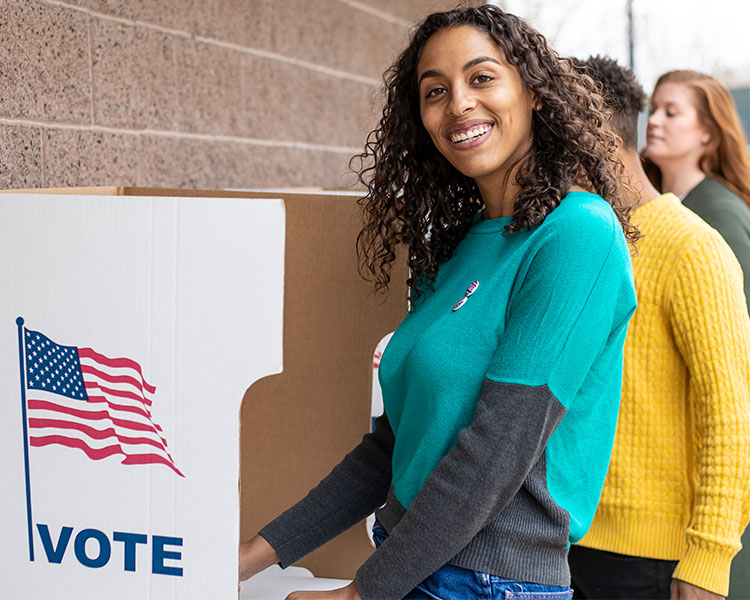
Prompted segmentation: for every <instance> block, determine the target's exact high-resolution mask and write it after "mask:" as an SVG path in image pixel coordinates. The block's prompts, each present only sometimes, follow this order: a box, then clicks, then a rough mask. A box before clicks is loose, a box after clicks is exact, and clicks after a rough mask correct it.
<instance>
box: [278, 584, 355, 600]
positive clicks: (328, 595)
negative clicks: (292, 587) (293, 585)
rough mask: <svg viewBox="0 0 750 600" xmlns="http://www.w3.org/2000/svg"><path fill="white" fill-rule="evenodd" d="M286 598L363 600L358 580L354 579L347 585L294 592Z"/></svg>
mask: <svg viewBox="0 0 750 600" xmlns="http://www.w3.org/2000/svg"><path fill="white" fill-rule="evenodd" d="M286 600H362V596H360V595H359V590H358V589H357V582H356V581H352V582H351V583H350V584H349V585H347V586H346V587H342V588H339V589H337V590H327V591H323V592H292V593H291V594H289V595H288V596H287V597H286Z"/></svg>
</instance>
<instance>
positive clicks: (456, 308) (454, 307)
mask: <svg viewBox="0 0 750 600" xmlns="http://www.w3.org/2000/svg"><path fill="white" fill-rule="evenodd" d="M466 300H467V298H466V296H464V297H463V298H461V299H460V300H459V301H458V302H456V303H455V304H454V305H453V312H456V311H457V310H458V309H459V308H461V307H462V306H463V305H464V304H466Z"/></svg>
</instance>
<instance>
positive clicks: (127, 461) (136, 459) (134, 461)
mask: <svg viewBox="0 0 750 600" xmlns="http://www.w3.org/2000/svg"><path fill="white" fill-rule="evenodd" d="M154 462H156V463H161V464H163V465H167V466H168V467H169V468H170V469H172V470H173V471H174V472H175V473H177V474H178V475H179V476H180V477H185V476H184V475H183V474H182V472H181V471H180V470H179V469H178V468H177V466H176V465H175V464H174V462H171V461H168V460H165V459H163V458H162V457H161V456H159V455H158V454H154V455H151V456H144V455H142V454H129V455H128V456H126V457H125V458H124V459H123V460H122V464H124V465H145V464H149V463H154Z"/></svg>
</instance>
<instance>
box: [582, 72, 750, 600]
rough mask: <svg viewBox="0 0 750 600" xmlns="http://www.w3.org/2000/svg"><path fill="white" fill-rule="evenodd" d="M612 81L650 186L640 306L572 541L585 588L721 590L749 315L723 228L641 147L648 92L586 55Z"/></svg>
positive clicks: (738, 523)
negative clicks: (589, 516) (594, 482)
mask: <svg viewBox="0 0 750 600" xmlns="http://www.w3.org/2000/svg"><path fill="white" fill-rule="evenodd" d="M578 64H579V65H580V67H581V70H582V72H584V73H586V74H587V75H590V76H591V77H592V78H593V79H594V80H595V81H597V82H598V83H599V84H600V85H601V88H602V95H603V96H604V98H605V101H606V102H607V104H608V106H609V107H610V108H611V110H612V113H613V114H612V123H613V124H614V127H615V131H616V132H617V133H618V134H619V135H620V137H621V138H622V147H621V149H620V156H621V158H622V162H623V164H624V165H625V168H626V170H627V172H628V173H629V174H630V177H631V183H632V185H633V187H634V188H635V189H637V190H638V191H639V195H640V198H639V201H638V204H637V207H636V209H635V211H634V212H633V221H634V222H635V223H636V224H637V226H638V229H639V230H640V232H641V233H642V234H643V238H642V239H641V240H640V241H639V243H638V253H637V255H636V256H634V257H633V271H634V276H635V287H636V294H637V296H638V310H636V312H635V315H634V316H633V319H632V320H631V322H630V327H629V328H628V333H627V337H626V339H625V350H624V365H623V385H622V400H621V405H620V417H619V420H618V423H617V435H616V436H615V444H614V449H613V451H612V460H611V462H610V466H609V472H608V474H607V479H606V481H605V483H604V489H603V491H602V496H601V500H600V502H599V507H598V509H597V511H596V515H595V517H594V521H593V523H592V525H591V528H590V530H589V532H588V533H587V534H586V536H585V537H584V538H583V539H582V540H581V541H580V543H579V544H577V545H574V546H573V547H572V548H571V549H570V555H569V560H570V570H571V576H572V583H573V588H574V589H575V595H574V598H585V599H589V600H590V599H607V600H612V599H616V598H623V599H628V600H632V599H637V598H644V599H652V598H672V599H673V600H677V599H686V598H691V599H696V600H700V599H702V600H718V599H721V598H723V597H724V596H726V595H727V591H728V588H729V574H730V563H731V561H732V557H733V556H734V555H735V554H736V553H737V551H738V550H739V548H740V535H741V534H742V530H743V529H744V527H745V525H746V524H747V521H748V517H749V516H750V494H749V493H748V489H747V480H748V478H750V419H749V417H748V415H750V319H749V318H748V315H747V312H746V307H745V298H744V294H743V290H742V271H741V269H740V265H739V263H738V262H737V260H736V259H735V257H734V255H733V253H732V250H731V248H730V247H729V246H728V245H727V243H726V242H725V241H724V239H722V236H721V235H720V234H719V233H718V232H717V231H716V230H714V229H712V228H711V227H709V226H708V224H706V223H705V222H704V221H703V220H702V219H701V218H700V217H699V216H698V215H696V214H695V213H693V212H692V211H691V210H690V209H688V208H687V207H685V206H684V205H683V204H682V203H681V202H680V200H679V198H678V197H677V196H675V195H674V194H672V193H666V194H660V193H659V192H658V191H657V190H656V188H654V186H653V185H652V184H651V182H650V181H649V179H648V177H647V175H646V172H645V171H644V168H643V166H642V164H641V159H640V157H639V155H638V152H637V149H636V147H637V139H636V138H637V136H636V125H637V122H638V114H639V113H640V112H641V111H642V110H643V109H644V107H645V106H646V94H645V92H644V91H643V88H641V86H640V84H639V83H638V81H637V80H636V78H635V75H634V74H633V72H632V71H631V70H630V69H626V68H624V67H621V66H620V65H618V64H617V63H616V62H615V61H614V60H612V59H609V58H602V57H593V58H589V59H588V60H587V61H585V62H583V63H578Z"/></svg>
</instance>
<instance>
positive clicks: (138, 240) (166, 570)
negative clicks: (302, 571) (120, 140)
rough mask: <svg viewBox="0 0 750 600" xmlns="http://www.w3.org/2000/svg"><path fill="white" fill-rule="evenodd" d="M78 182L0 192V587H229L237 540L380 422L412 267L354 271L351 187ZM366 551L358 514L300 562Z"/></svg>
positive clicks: (38, 590) (130, 593)
mask: <svg viewBox="0 0 750 600" xmlns="http://www.w3.org/2000/svg"><path fill="white" fill-rule="evenodd" d="M58 192H60V190H58ZM65 192H66V195H59V194H51V193H43V192H40V193H32V194H15V193H10V194H2V195H0V207H2V209H1V210H2V214H3V216H4V218H3V221H2V225H0V227H2V228H3V231H2V233H1V234H0V240H1V241H0V244H2V245H3V251H4V256H5V258H6V259H5V261H4V262H3V267H2V268H1V269H2V271H1V272H2V285H3V289H4V290H6V291H4V293H3V295H2V298H1V299H0V332H4V333H2V343H0V352H2V357H3V360H2V361H1V363H0V365H1V366H0V385H1V386H2V390H3V393H4V400H3V403H2V407H3V408H2V410H3V415H2V417H3V418H2V423H3V424H2V427H3V428H4V429H3V436H2V441H0V443H1V444H2V445H3V448H2V459H0V461H1V463H0V464H2V465H3V478H4V481H5V482H6V491H5V493H4V494H2V495H0V507H1V508H2V509H3V513H4V515H6V518H5V520H4V521H3V525H2V531H0V536H2V537H1V538H0V560H1V561H2V564H3V565H4V570H7V572H8V573H10V574H11V576H10V578H6V581H5V591H7V592H8V594H9V596H8V597H23V598H49V597H55V598H102V597H107V598H135V597H138V598H206V597H216V598H225V597H226V598H229V597H232V598H236V597H237V586H236V565H237V544H238V542H239V540H240V539H247V538H249V537H250V536H251V535H253V534H254V533H255V532H256V531H257V530H258V529H259V528H260V527H261V526H262V525H264V524H265V523H266V522H267V521H268V520H269V519H271V518H272V517H273V516H275V515H276V514H278V513H279V512H281V511H282V510H283V509H285V508H286V507H288V506H290V505H291V504H293V503H294V502H295V501H296V500H298V499H299V498H300V497H301V496H302V495H304V493H306V492H307V490H308V489H309V488H310V487H312V486H313V485H314V484H315V483H317V481H318V480H319V479H320V478H321V477H323V476H324V475H325V474H326V473H327V472H328V471H329V470H330V468H331V467H333V465H334V464H335V463H336V462H338V460H340V459H341V458H342V457H343V455H344V454H345V453H346V452H347V451H348V450H349V449H351V447H353V446H354V445H355V444H356V443H358V441H359V439H360V438H361V436H362V435H363V434H364V433H365V432H366V431H367V430H368V428H369V423H370V411H371V408H370V403H371V373H372V358H373V352H374V351H375V347H376V346H377V344H378V342H379V341H380V339H381V338H382V337H383V336H384V335H385V334H386V333H388V332H389V331H392V330H393V329H394V328H395V327H396V326H397V324H398V322H399V321H400V319H401V318H402V317H403V315H404V314H405V311H406V300H405V286H404V284H403V282H404V281H405V279H406V271H405V267H404V266H403V265H400V264H399V265H396V267H395V268H394V277H393V280H394V285H393V286H392V289H391V293H390V295H389V296H388V297H387V298H386V299H385V300H383V298H382V297H378V296H376V295H375V294H374V293H373V292H372V289H371V285H370V284H368V283H366V282H364V281H362V280H361V279H360V278H359V277H358V275H357V271H356V256H355V253H354V240H355V238H356V234H357V232H358V231H359V228H360V226H361V222H360V217H359V208H358V206H357V205H356V203H355V202H354V199H353V198H352V197H351V196H349V195H346V194H337V193H324V192H321V193H313V192H308V193H304V194H300V193H292V192H283V193H282V192H273V193H269V192H222V191H217V192H211V191H187V190H158V189H138V188H96V189H84V190H65ZM18 317H22V318H23V322H21V320H19V319H17V318H18ZM282 324H283V325H282ZM54 361H57V362H54ZM60 365H64V368H60ZM282 365H283V367H282ZM47 369H49V371H46V370H47ZM40 370H45V373H44V375H47V374H48V373H50V372H51V373H53V375H51V376H48V377H45V376H40V378H39V379H36V376H37V374H39V371H40ZM48 380H49V381H48ZM40 381H41V382H43V383H44V385H45V386H53V387H56V389H53V390H50V389H48V388H46V387H40V386H41V383H39V382H40ZM61 390H63V391H61ZM240 403H242V408H241V409H240ZM238 416H239V417H240V418H239V420H238ZM238 425H239V427H238ZM240 431H241V434H240ZM238 449H239V452H238ZM240 464H241V482H242V486H241V501H240V502H239V503H238V479H239V477H238V475H239V474H240ZM371 551H372V547H371V544H370V542H369V538H368V535H367V532H366V529H365V526H364V524H361V525H359V526H357V527H355V528H353V529H352V530H350V531H349V532H346V533H345V534H344V535H342V536H340V537H339V538H338V539H336V540H334V541H333V542H331V543H330V544H328V545H327V546H325V547H323V548H322V549H320V550H319V551H317V552H315V553H313V554H312V555H310V556H309V557H307V558H306V559H305V560H303V561H301V564H302V566H305V567H307V568H308V569H310V570H311V571H312V572H313V573H314V574H315V575H317V576H319V577H330V578H351V577H352V576H353V574H354V571H355V570H356V567H357V566H358V565H359V564H360V563H361V562H362V561H363V560H364V559H365V558H366V557H367V555H368V554H369V553H370V552H371ZM32 558H33V560H32ZM245 597H247V596H246V595H244V594H243V598H245Z"/></svg>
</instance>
